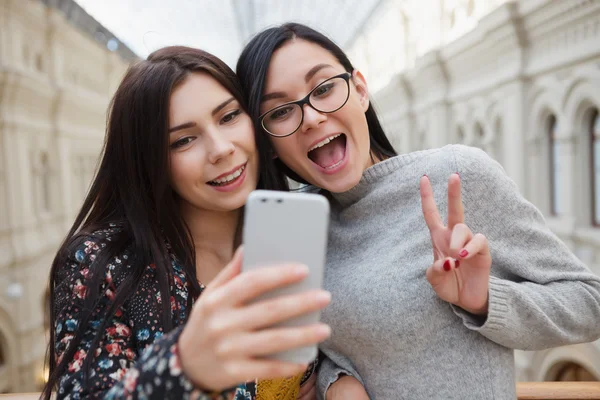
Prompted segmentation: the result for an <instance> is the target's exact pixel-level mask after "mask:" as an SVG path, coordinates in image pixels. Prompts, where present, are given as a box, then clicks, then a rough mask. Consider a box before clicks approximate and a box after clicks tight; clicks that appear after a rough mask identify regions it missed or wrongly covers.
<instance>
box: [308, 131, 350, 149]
mask: <svg viewBox="0 0 600 400" xmlns="http://www.w3.org/2000/svg"><path fill="white" fill-rule="evenodd" d="M335 135H345V133H344V132H334V133H330V134H328V135H325V136H323V137H322V138H321V139H317V140H315V141H314V142H312V143H311V145H310V146H308V148H309V149H312V148H313V147H315V146H316V145H317V143H319V142H322V141H323V140H325V139H327V138H330V137H332V136H335ZM347 138H348V136H346V139H347ZM308 153H309V151H308V150H307V151H306V154H308Z"/></svg>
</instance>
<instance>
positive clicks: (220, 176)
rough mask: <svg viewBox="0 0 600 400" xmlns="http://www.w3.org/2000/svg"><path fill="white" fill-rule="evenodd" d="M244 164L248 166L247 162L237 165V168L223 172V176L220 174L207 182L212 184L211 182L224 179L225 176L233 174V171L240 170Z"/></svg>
mask: <svg viewBox="0 0 600 400" xmlns="http://www.w3.org/2000/svg"><path fill="white" fill-rule="evenodd" d="M246 164H248V161H246V162H245V163H242V164H240V165H238V166H237V167H235V168H233V169H232V170H230V171H228V172H225V173H224V174H221V175H219V176H217V177H216V178H213V179H210V180H209V181H208V182H212V181H216V180H217V179H221V178H225V177H226V176H227V175H231V174H233V173H234V172H235V171H237V170H238V169H240V168H242V167H243V166H244V165H246ZM208 182H207V183H208Z"/></svg>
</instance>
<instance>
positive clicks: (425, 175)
mask: <svg viewBox="0 0 600 400" xmlns="http://www.w3.org/2000/svg"><path fill="white" fill-rule="evenodd" d="M423 176H424V177H425V178H429V177H428V176H427V174H423ZM421 178H422V177H421Z"/></svg>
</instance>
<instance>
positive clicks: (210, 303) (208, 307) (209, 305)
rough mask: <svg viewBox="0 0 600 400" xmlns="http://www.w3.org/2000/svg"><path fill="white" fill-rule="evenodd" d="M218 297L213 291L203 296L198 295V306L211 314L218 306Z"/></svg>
mask: <svg viewBox="0 0 600 400" xmlns="http://www.w3.org/2000/svg"><path fill="white" fill-rule="evenodd" d="M219 303H220V301H219V299H218V298H217V296H215V295H214V294H213V293H207V294H205V295H204V296H200V299H199V306H200V308H201V309H202V310H203V311H204V313H205V314H211V313H212V312H213V311H215V310H216V309H217V308H218V307H219Z"/></svg>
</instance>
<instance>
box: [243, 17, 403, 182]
mask: <svg viewBox="0 0 600 400" xmlns="http://www.w3.org/2000/svg"><path fill="white" fill-rule="evenodd" d="M296 38H298V39H302V40H306V41H308V42H312V43H315V44H317V45H319V46H321V47H322V48H324V49H325V50H327V51H329V52H330V53H331V54H332V55H333V56H334V57H335V58H336V59H337V60H338V61H339V63H340V64H342V66H343V67H344V69H345V70H346V71H348V72H350V73H351V72H353V71H354V67H353V66H352V63H351V62H350V60H349V59H348V56H347V55H346V54H345V53H344V51H343V50H342V49H341V48H340V47H339V46H338V45H337V44H335V43H334V42H333V41H332V40H331V39H329V38H328V37H327V36H325V35H323V34H322V33H320V32H318V31H316V30H314V29H312V28H310V27H308V26H306V25H302V24H298V23H287V24H283V25H280V26H277V27H274V28H269V29H266V30H264V31H262V32H260V33H258V34H256V35H255V36H254V37H253V38H252V40H250V42H249V43H248V44H247V45H246V47H244V50H243V51H242V54H241V55H240V58H239V59H238V62H237V67H236V72H237V75H238V78H239V79H240V82H241V84H242V88H243V90H244V95H245V96H246V99H247V102H248V112H249V114H250V116H251V117H252V119H253V121H254V129H255V131H256V136H257V145H258V152H259V155H260V165H261V168H260V180H262V181H263V182H265V184H267V185H270V186H269V187H268V188H269V189H278V188H277V186H279V185H281V181H282V179H283V178H282V174H285V175H287V176H288V177H290V178H291V179H293V180H295V181H296V182H300V183H307V182H306V181H305V180H304V179H302V178H301V177H300V176H299V175H298V174H296V173H295V172H294V171H292V170H291V169H289V168H288V167H287V166H286V165H285V164H283V163H282V162H281V160H279V159H273V157H272V156H273V154H275V153H274V150H273V147H272V145H271V141H270V139H269V137H268V134H267V133H266V132H265V131H264V129H263V128H262V126H261V125H260V122H259V121H258V117H259V116H260V99H261V97H262V95H263V91H264V88H265V81H266V79H267V72H268V70H269V64H270V62H271V57H272V56H273V53H274V52H275V51H277V49H279V48H280V47H282V46H283V45H284V44H286V43H287V42H289V41H290V40H293V39H296ZM365 117H366V118H367V125H368V127H369V138H370V140H369V141H370V146H371V157H374V158H375V159H378V160H384V159H386V158H389V157H393V156H395V155H396V151H395V150H394V148H393V147H392V145H391V143H390V141H389V140H388V138H387V136H386V135H385V132H384V131H383V128H382V126H381V123H380V122H379V118H378V116H377V112H376V111H375V109H374V108H373V106H372V105H371V102H369V108H368V109H367V111H365Z"/></svg>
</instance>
